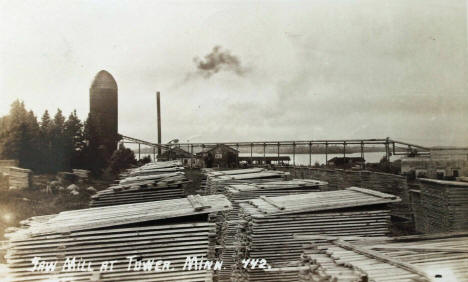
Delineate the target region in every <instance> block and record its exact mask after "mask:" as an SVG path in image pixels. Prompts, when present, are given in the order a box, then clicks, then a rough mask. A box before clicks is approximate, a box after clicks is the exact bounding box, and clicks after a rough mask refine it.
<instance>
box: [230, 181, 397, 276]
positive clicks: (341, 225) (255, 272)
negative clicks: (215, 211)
mask: <svg viewBox="0 0 468 282" xmlns="http://www.w3.org/2000/svg"><path fill="white" fill-rule="evenodd" d="M398 201H400V198H398V197H396V196H393V195H389V194H384V193H381V192H377V191H373V190H368V189H363V188H357V187H351V188H347V189H345V190H340V191H329V192H313V193H307V194H299V195H288V196H279V197H261V198H259V199H254V200H250V201H248V202H243V203H240V204H239V206H240V208H241V215H240V217H241V219H243V222H244V223H241V224H242V227H241V228H239V230H238V234H237V235H236V236H237V238H238V240H239V245H238V246H237V249H236V256H237V257H236V262H237V265H236V267H235V270H234V273H233V279H234V280H235V281H271V277H275V281H298V274H299V271H298V267H299V266H300V257H301V254H302V244H304V243H306V241H304V240H300V239H296V238H294V235H318V234H322V235H332V236H349V235H352V236H385V235H387V234H388V233H389V226H390V209H389V208H388V205H389V204H391V203H396V202H398ZM248 258H257V259H265V260H266V262H267V263H268V265H269V267H267V268H266V269H260V268H258V267H256V268H254V269H252V268H251V267H247V268H245V267H244V265H243V263H242V260H243V259H248Z"/></svg>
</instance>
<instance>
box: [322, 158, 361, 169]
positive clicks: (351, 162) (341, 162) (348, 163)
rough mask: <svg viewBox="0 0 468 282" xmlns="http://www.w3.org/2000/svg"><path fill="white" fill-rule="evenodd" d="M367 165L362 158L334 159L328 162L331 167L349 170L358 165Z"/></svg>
mask: <svg viewBox="0 0 468 282" xmlns="http://www.w3.org/2000/svg"><path fill="white" fill-rule="evenodd" d="M365 163H366V160H364V158H361V157H334V158H332V159H330V160H328V163H327V164H328V165H329V166H334V167H341V168H349V167H353V166H356V165H360V166H363V165H364V164H365Z"/></svg>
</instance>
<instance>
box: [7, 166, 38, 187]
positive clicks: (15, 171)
mask: <svg viewBox="0 0 468 282" xmlns="http://www.w3.org/2000/svg"><path fill="white" fill-rule="evenodd" d="M7 171H8V172H7V173H6V174H5V173H4V175H5V176H6V178H7V179H8V188H9V189H27V188H29V187H31V181H32V171H31V170H30V169H24V168H19V167H9V168H8V170H7Z"/></svg>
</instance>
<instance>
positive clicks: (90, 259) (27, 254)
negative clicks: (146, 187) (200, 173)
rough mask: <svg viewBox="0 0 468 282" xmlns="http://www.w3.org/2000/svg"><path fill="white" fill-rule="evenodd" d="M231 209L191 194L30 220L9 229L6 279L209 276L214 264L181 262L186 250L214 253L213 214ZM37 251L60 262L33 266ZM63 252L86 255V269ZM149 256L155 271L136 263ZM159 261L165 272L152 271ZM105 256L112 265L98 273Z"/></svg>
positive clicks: (221, 198)
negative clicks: (166, 263)
mask: <svg viewBox="0 0 468 282" xmlns="http://www.w3.org/2000/svg"><path fill="white" fill-rule="evenodd" d="M230 208H231V204H230V202H229V201H228V200H227V199H226V197H224V196H223V195H212V196H205V197H201V196H199V195H196V196H190V197H188V198H184V199H175V200H167V201H159V202H145V203H137V204H127V205H119V206H109V207H99V208H89V209H83V210H76V211H66V212H62V213H59V214H56V215H49V216H40V217H35V218H31V219H29V220H26V221H24V222H23V223H22V224H23V225H22V227H21V228H19V229H16V230H9V232H8V233H7V234H6V238H8V250H7V255H6V256H5V257H6V260H7V265H8V268H9V272H10V278H11V280H12V281H45V280H47V281H52V280H54V281H55V280H60V281H212V276H213V270H212V269H201V268H200V269H199V268H197V269H195V270H194V269H193V268H192V270H190V271H189V270H185V271H184V270H183V266H184V264H185V262H186V258H187V257H188V256H191V257H193V256H197V258H199V259H200V258H201V257H203V258H204V259H206V260H212V259H213V258H214V253H215V237H216V236H215V234H216V222H215V221H214V220H215V219H216V218H217V213H219V212H221V211H223V210H228V209H230ZM132 256H133V265H132V266H131V267H130V268H129V259H128V258H127V257H132ZM34 257H40V261H44V262H46V263H55V262H57V264H56V267H55V269H53V271H51V272H43V271H34V272H33V271H31V269H32V268H33V259H34ZM67 258H68V259H69V260H72V259H73V258H76V263H77V264H78V261H80V262H83V261H85V266H84V267H83V268H84V269H82V268H81V267H78V268H76V269H73V268H72V269H68V268H67V266H70V264H69V263H67ZM152 259H154V264H151V265H152V270H151V271H144V270H143V268H142V267H141V265H142V264H146V265H147V266H148V265H149V262H148V260H152ZM157 260H164V261H170V267H169V268H167V269H166V271H157V270H155V265H156V261H157ZM105 261H114V262H113V270H112V271H100V270H101V265H102V263H103V262H105ZM135 261H137V262H135ZM88 264H91V269H88ZM135 265H136V266H139V267H138V268H137V267H134V266H135ZM64 267H65V268H64ZM161 267H162V265H159V266H158V268H159V269H161ZM83 270H84V271H83Z"/></svg>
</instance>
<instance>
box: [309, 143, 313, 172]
mask: <svg viewBox="0 0 468 282" xmlns="http://www.w3.org/2000/svg"><path fill="white" fill-rule="evenodd" d="M309 166H312V142H309Z"/></svg>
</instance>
